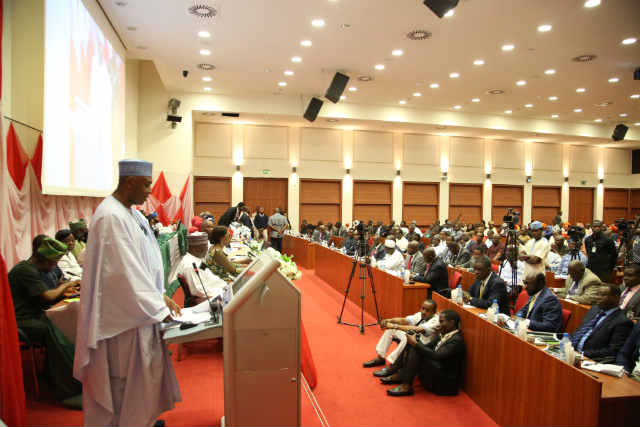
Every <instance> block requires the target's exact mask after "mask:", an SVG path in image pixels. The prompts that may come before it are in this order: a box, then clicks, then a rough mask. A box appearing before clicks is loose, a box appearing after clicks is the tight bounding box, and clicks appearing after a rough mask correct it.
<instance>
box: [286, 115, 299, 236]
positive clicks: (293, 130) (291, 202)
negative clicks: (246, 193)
mask: <svg viewBox="0 0 640 427" xmlns="http://www.w3.org/2000/svg"><path fill="white" fill-rule="evenodd" d="M300 132H301V131H300V128H297V127H289V163H290V164H291V167H292V168H294V167H295V168H297V167H298V164H299V162H300V160H299V159H300ZM288 184H289V185H288V189H287V190H288V203H287V212H288V214H289V222H291V229H292V230H294V231H298V232H299V231H300V177H299V175H298V173H297V172H293V169H291V174H290V175H289V182H288Z"/></svg>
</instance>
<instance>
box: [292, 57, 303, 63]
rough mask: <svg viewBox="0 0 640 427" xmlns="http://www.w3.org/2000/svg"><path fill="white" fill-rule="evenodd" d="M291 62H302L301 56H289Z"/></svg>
mask: <svg viewBox="0 0 640 427" xmlns="http://www.w3.org/2000/svg"><path fill="white" fill-rule="evenodd" d="M291 62H302V58H300V57H299V56H294V57H293V58H291Z"/></svg>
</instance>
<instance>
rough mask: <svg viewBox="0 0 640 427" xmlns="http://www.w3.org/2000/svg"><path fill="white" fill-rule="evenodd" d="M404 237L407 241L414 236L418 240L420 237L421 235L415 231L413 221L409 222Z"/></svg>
mask: <svg viewBox="0 0 640 427" xmlns="http://www.w3.org/2000/svg"><path fill="white" fill-rule="evenodd" d="M404 237H405V238H406V239H407V240H408V241H412V240H413V239H414V238H415V237H417V238H418V240H420V237H422V236H421V235H420V234H419V233H418V232H417V231H416V225H415V224H414V223H411V224H410V225H409V232H408V233H407V234H405V236H404Z"/></svg>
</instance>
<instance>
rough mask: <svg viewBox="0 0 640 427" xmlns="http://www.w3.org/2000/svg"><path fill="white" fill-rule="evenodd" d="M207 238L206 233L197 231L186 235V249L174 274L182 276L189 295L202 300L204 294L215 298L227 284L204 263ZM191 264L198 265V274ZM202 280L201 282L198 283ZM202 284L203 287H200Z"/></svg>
mask: <svg viewBox="0 0 640 427" xmlns="http://www.w3.org/2000/svg"><path fill="white" fill-rule="evenodd" d="M208 242H209V238H208V236H207V233H204V232H197V233H192V234H189V235H188V236H187V250H188V252H187V253H186V254H184V256H183V257H182V260H181V261H180V264H178V267H177V268H176V274H177V275H178V276H181V277H183V278H184V280H185V281H186V282H187V285H188V286H189V291H190V292H191V295H193V296H195V297H198V299H200V300H201V301H204V299H205V298H206V296H205V290H206V295H208V296H209V298H215V297H217V296H222V294H223V292H224V288H225V287H226V286H227V282H225V281H224V280H222V279H221V278H219V277H218V276H216V275H215V274H213V272H212V271H211V270H210V269H209V268H208V267H207V266H206V265H205V264H204V257H205V255H206V254H207V247H208V246H207V243H208ZM193 264H195V265H196V266H197V267H198V272H199V275H200V279H198V275H197V274H196V272H195V271H194V269H193ZM200 280H202V283H200ZM203 285H204V287H205V289H202V286H203Z"/></svg>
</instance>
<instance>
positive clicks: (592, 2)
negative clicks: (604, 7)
mask: <svg viewBox="0 0 640 427" xmlns="http://www.w3.org/2000/svg"><path fill="white" fill-rule="evenodd" d="M597 6H600V0H587V1H586V2H584V7H588V8H592V7H597Z"/></svg>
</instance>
